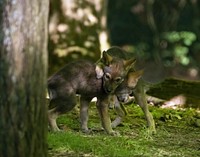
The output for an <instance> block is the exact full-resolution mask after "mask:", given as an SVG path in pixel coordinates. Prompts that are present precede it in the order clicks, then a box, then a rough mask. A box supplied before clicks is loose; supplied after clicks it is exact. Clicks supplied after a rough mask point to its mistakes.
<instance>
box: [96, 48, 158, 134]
mask: <svg viewBox="0 0 200 157" xmlns="http://www.w3.org/2000/svg"><path fill="white" fill-rule="evenodd" d="M106 53H108V54H109V55H110V56H113V57H118V58H121V59H128V58H129V59H130V57H129V56H127V52H125V51H123V50H122V49H121V48H119V47H116V46H114V47H112V48H110V49H109V50H107V51H106ZM104 66H105V63H104V60H103V59H100V60H99V61H98V62H97V66H96V69H95V71H96V74H97V75H96V77H97V78H101V77H102V76H103V75H102V73H103V70H102V69H103V67H104ZM130 70H131V71H135V69H134V68H131V69H130ZM144 84H145V82H144V81H143V80H142V79H139V81H138V84H137V85H136V88H135V89H134V90H133V91H132V92H133V95H134V97H135V99H136V102H137V103H138V104H139V106H140V107H141V108H142V111H143V112H144V115H145V118H146V120H147V126H148V127H149V131H150V134H151V133H156V129H155V122H154V119H153V116H152V114H151V113H150V112H149V109H148V104H147V100H146V95H145V90H144ZM127 88H129V87H128V86H127ZM119 95H120V94H118V97H119ZM117 104H119V102H118V100H116V105H117ZM117 106H118V107H117V108H118V110H119V109H120V108H119V105H117ZM122 107H123V106H122ZM121 111H122V110H120V112H121ZM124 114H125V112H124ZM119 117H120V116H119ZM116 124H117V125H118V122H117V123H115V122H113V124H112V126H113V127H114V126H116Z"/></svg>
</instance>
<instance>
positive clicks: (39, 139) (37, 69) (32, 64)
mask: <svg viewBox="0 0 200 157" xmlns="http://www.w3.org/2000/svg"><path fill="white" fill-rule="evenodd" d="M48 9H49V4H48V0H26V1H25V0H1V1H0V156H1V157H14V156H16V157H19V156H20V157H45V156H47V143H46V136H47V114H46V111H47V106H46V105H45V88H46V76H47V28H48V27H47V20H48Z"/></svg>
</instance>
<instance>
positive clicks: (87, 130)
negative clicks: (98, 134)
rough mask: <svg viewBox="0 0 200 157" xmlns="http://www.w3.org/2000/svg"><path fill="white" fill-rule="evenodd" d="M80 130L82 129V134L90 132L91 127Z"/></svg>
mask: <svg viewBox="0 0 200 157" xmlns="http://www.w3.org/2000/svg"><path fill="white" fill-rule="evenodd" d="M81 131H82V133H84V134H91V132H92V130H91V129H82V130H81Z"/></svg>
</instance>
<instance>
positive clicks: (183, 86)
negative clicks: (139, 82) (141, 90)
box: [147, 78, 200, 108]
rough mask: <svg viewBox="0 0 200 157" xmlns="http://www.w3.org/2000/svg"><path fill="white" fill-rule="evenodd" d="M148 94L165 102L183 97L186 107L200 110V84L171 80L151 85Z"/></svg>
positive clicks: (197, 82)
mask: <svg viewBox="0 0 200 157" xmlns="http://www.w3.org/2000/svg"><path fill="white" fill-rule="evenodd" d="M147 94H148V95H151V96H154V97H156V98H160V99H163V100H170V99H172V98H174V97H177V96H181V97H182V98H184V99H185V105H184V107H194V108H200V82H199V81H186V80H180V79H174V78H169V79H165V80H164V81H162V82H160V83H157V84H154V85H150V87H149V90H147Z"/></svg>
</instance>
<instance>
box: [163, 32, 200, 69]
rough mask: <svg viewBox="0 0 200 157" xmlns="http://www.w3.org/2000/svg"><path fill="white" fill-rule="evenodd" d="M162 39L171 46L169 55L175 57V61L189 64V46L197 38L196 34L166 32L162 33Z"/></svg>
mask: <svg viewBox="0 0 200 157" xmlns="http://www.w3.org/2000/svg"><path fill="white" fill-rule="evenodd" d="M162 39H163V40H165V41H166V42H167V43H166V44H168V46H167V47H169V49H168V50H166V51H167V52H168V55H169V56H172V57H173V58H174V59H173V60H172V61H173V62H174V61H176V62H179V63H181V64H183V65H188V64H189V63H190V58H189V55H188V53H189V47H190V46H191V45H192V43H194V42H195V41H196V39H197V37H196V34H194V33H193V32H186V31H181V32H176V31H173V32H165V33H163V35H162Z"/></svg>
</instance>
